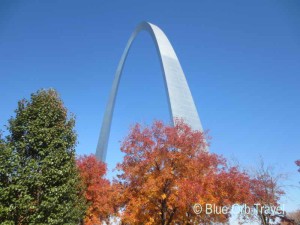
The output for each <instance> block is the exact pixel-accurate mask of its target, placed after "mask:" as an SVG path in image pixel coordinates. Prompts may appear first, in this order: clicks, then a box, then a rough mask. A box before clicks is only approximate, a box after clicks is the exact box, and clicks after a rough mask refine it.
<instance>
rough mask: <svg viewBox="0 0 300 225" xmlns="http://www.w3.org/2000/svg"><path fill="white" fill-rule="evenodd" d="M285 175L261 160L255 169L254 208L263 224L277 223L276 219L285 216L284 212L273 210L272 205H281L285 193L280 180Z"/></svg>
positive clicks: (253, 180) (253, 182)
mask: <svg viewBox="0 0 300 225" xmlns="http://www.w3.org/2000/svg"><path fill="white" fill-rule="evenodd" d="M281 179H283V175H282V174H279V175H275V174H274V172H273V168H272V167H266V166H265V164H264V162H263V160H261V162H260V164H259V165H258V167H257V168H256V169H255V171H254V174H253V178H252V180H251V192H252V195H253V200H254V208H255V209H256V210H257V211H256V212H257V216H258V219H259V221H260V222H261V224H263V225H269V224H277V221H276V219H280V218H282V217H283V216H284V212H283V211H281V212H276V213H274V212H271V211H269V210H265V209H268V208H270V207H273V208H274V207H279V206H280V205H279V200H280V197H281V196H282V195H284V194H285V192H284V191H283V189H282V187H281V186H280V180H281Z"/></svg>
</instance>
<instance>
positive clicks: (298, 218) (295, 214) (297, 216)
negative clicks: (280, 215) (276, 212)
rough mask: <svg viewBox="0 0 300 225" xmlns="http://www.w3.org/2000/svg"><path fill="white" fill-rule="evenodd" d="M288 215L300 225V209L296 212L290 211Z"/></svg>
mask: <svg viewBox="0 0 300 225" xmlns="http://www.w3.org/2000/svg"><path fill="white" fill-rule="evenodd" d="M287 217H288V218H289V219H291V220H292V221H293V222H294V224H296V225H299V224H300V210H299V209H298V210H296V211H294V212H291V213H288V215H287Z"/></svg>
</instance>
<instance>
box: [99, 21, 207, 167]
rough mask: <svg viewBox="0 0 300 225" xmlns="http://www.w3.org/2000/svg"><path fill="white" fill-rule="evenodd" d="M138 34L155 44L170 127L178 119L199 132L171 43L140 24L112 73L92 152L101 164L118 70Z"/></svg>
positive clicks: (157, 30) (148, 25) (155, 29)
mask: <svg viewBox="0 0 300 225" xmlns="http://www.w3.org/2000/svg"><path fill="white" fill-rule="evenodd" d="M140 31H147V32H148V33H149V34H150V35H151V37H152V39H153V42H154V44H155V47H156V50H157V54H158V57H159V59H160V63H161V70H162V74H163V77H164V81H165V88H166V92H167V97H168V103H169V104H168V105H169V112H170V116H171V117H172V122H173V125H174V123H175V122H176V119H177V118H181V119H183V120H184V121H185V123H187V124H188V125H190V126H191V127H192V128H193V129H194V130H199V131H203V128H202V125H201V121H200V118H199V115H198V112H197V109H196V106H195V103H194V100H193V97H192V94H191V92H190V89H189V86H188V83H187V81H186V78H185V75H184V73H183V70H182V68H181V65H180V63H179V60H178V58H177V56H176V53H175V51H174V49H173V47H172V45H171V43H170V42H169V40H168V38H167V36H166V35H165V34H164V32H163V31H162V30H161V29H160V28H159V27H158V26H155V25H154V24H151V23H148V22H142V23H140V24H139V25H138V26H137V27H136V29H135V30H134V31H133V33H132V34H131V36H130V38H129V40H128V42H127V45H126V47H125V50H124V52H123V55H122V57H121V59H120V62H119V65H118V67H117V71H116V73H115V78H114V81H113V85H112V89H111V92H110V96H109V100H108V103H107V106H106V110H105V114H104V118H103V122H102V127H101V131H100V136H99V140H98V145H97V150H96V157H97V159H99V160H102V161H103V162H105V159H106V153H107V145H108V139H109V134H110V128H111V121H112V116H113V111H114V106H115V102H116V96H117V91H118V87H119V84H120V79H121V75H122V70H123V67H124V63H125V61H126V58H127V55H128V52H129V49H130V47H131V44H132V42H133V41H134V39H135V37H136V36H137V35H138V34H139V32H140Z"/></svg>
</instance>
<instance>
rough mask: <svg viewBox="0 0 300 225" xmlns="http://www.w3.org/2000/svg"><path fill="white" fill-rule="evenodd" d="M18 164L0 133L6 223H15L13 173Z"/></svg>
mask: <svg viewBox="0 0 300 225" xmlns="http://www.w3.org/2000/svg"><path fill="white" fill-rule="evenodd" d="M16 166H17V164H16V158H15V157H13V154H12V149H11V148H9V146H8V144H7V143H6V141H5V140H4V139H2V137H1V133H0V221H1V224H4V225H9V224H13V218H12V217H11V212H12V211H13V209H12V208H11V207H10V205H11V203H12V201H13V195H12V191H13V190H14V189H16V188H17V187H16V186H15V185H14V186H13V181H12V178H11V174H13V171H14V168H16ZM19 188H20V187H19Z"/></svg>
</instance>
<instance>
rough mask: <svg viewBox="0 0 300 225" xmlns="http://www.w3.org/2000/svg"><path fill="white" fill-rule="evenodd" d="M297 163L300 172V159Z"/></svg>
mask: <svg viewBox="0 0 300 225" xmlns="http://www.w3.org/2000/svg"><path fill="white" fill-rule="evenodd" d="M295 163H296V165H297V166H298V167H299V168H298V172H299V173H300V160H297V161H296V162H295Z"/></svg>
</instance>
